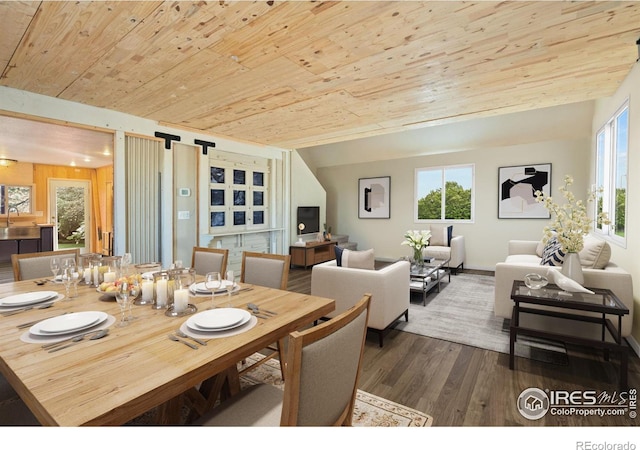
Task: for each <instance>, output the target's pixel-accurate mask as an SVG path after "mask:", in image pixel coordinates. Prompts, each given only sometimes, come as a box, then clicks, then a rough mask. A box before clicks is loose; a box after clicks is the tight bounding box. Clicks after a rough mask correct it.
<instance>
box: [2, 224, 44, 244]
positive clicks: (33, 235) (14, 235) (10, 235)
mask: <svg viewBox="0 0 640 450" xmlns="http://www.w3.org/2000/svg"><path fill="white" fill-rule="evenodd" d="M14 239H40V227H0V240H5V241H6V240H14Z"/></svg>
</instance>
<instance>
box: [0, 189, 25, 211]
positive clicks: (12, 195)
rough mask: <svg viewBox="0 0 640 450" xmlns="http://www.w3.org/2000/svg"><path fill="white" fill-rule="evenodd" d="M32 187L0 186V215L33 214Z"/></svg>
mask: <svg viewBox="0 0 640 450" xmlns="http://www.w3.org/2000/svg"><path fill="white" fill-rule="evenodd" d="M32 197H33V186H9V185H4V184H0V214H7V213H9V214H16V215H19V214H33V210H32V205H31V199H32Z"/></svg>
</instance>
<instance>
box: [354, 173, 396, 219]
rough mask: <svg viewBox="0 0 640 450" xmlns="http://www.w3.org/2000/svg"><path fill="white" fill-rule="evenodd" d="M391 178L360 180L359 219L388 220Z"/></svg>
mask: <svg viewBox="0 0 640 450" xmlns="http://www.w3.org/2000/svg"><path fill="white" fill-rule="evenodd" d="M390 189H391V177H377V178H360V179H359V180H358V218H359V219H388V218H390V217H391V208H390V205H389V199H390V198H391V196H390V195H389V194H390Z"/></svg>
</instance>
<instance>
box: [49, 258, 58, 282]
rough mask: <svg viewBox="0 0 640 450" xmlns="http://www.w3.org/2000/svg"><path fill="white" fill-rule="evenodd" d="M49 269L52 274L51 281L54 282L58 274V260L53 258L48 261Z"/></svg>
mask: <svg viewBox="0 0 640 450" xmlns="http://www.w3.org/2000/svg"><path fill="white" fill-rule="evenodd" d="M49 267H50V268H51V272H53V281H54V282H55V281H56V277H57V276H58V272H60V258H58V257H55V256H54V257H53V258H51V259H50V260H49Z"/></svg>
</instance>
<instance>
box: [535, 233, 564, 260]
mask: <svg viewBox="0 0 640 450" xmlns="http://www.w3.org/2000/svg"><path fill="white" fill-rule="evenodd" d="M563 262H564V252H563V251H562V245H560V242H558V239H556V238H555V237H552V238H551V239H549V242H547V245H546V246H545V247H544V250H543V252H542V259H541V260H540V265H541V266H561V265H562V263H563Z"/></svg>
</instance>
